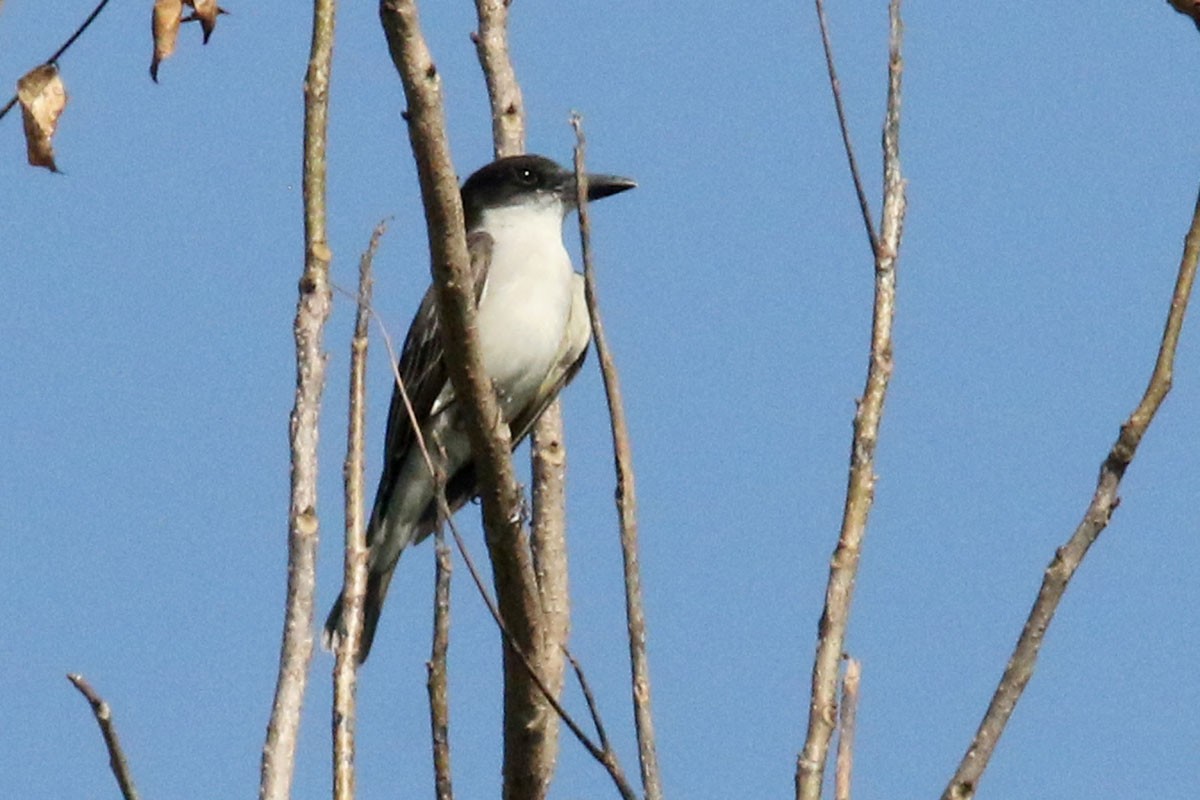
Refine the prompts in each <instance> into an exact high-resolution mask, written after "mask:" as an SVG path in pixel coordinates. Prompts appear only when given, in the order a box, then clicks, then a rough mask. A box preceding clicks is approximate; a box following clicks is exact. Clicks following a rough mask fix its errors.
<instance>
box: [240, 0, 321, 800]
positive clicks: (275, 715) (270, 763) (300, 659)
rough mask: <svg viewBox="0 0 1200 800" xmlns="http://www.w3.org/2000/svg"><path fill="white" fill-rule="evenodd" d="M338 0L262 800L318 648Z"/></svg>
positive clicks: (282, 794) (315, 182)
mask: <svg viewBox="0 0 1200 800" xmlns="http://www.w3.org/2000/svg"><path fill="white" fill-rule="evenodd" d="M334 8H335V4H334V0H313V36H312V49H311V53H310V55H309V62H308V73H307V75H306V77H305V81H304V174H303V194H304V275H303V276H302V277H301V279H300V298H299V301H298V303H297V306H296V321H295V325H294V333H295V338H296V400H295V405H294V406H293V408H292V415H291V431H290V445H291V454H292V456H291V467H292V468H291V477H292V485H291V501H290V503H289V507H288V580H287V606H286V611H285V615H284V624H283V641H282V644H281V646H280V656H279V675H278V677H277V679H276V684H275V700H274V703H273V705H272V708H271V720H270V722H269V723H268V726H267V740H266V744H265V745H264V746H263V755H262V775H261V779H260V783H259V798H260V800H286V798H288V797H290V795H291V785H292V774H293V772H294V766H295V758H296V741H297V739H298V737H299V732H300V709H301V707H302V705H303V703H304V692H305V689H306V687H307V684H308V665H309V662H310V661H311V659H312V648H313V634H312V627H313V595H314V592H315V588H316V563H317V539H318V532H319V522H318V518H317V435H318V422H319V420H320V412H321V395H322V393H323V391H324V389H325V352H324V349H323V338H324V332H325V322H326V320H327V319H328V318H329V310H330V305H331V301H332V298H331V295H330V289H329V262H330V260H331V259H332V258H333V254H332V253H331V252H330V250H329V243H328V239H327V236H326V232H325V174H326V165H325V142H326V132H327V129H328V113H329V73H330V65H331V61H332V55H333V25H334Z"/></svg>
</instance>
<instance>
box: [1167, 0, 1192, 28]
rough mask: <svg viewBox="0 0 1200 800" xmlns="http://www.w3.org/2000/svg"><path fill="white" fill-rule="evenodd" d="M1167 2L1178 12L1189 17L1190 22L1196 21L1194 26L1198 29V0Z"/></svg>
mask: <svg viewBox="0 0 1200 800" xmlns="http://www.w3.org/2000/svg"><path fill="white" fill-rule="evenodd" d="M1167 2H1169V3H1170V4H1171V7H1172V8H1174V9H1175V10H1176V11H1178V12H1179V13H1180V14H1185V15H1187V16H1189V17H1191V18H1192V22H1194V23H1196V28H1197V29H1198V30H1200V2H1198V1H1197V0H1167Z"/></svg>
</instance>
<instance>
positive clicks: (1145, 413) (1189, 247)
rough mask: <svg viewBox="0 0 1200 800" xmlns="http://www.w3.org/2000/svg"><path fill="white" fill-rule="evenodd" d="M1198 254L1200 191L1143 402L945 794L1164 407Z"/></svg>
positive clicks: (989, 733)
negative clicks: (1163, 403) (1161, 407)
mask: <svg viewBox="0 0 1200 800" xmlns="http://www.w3.org/2000/svg"><path fill="white" fill-rule="evenodd" d="M1198 258H1200V195H1198V196H1197V199H1196V206H1195V210H1194V211H1193V213H1192V223H1191V227H1190V228H1189V229H1188V233H1187V238H1186V239H1185V241H1184V247H1183V257H1182V258H1181V260H1180V264H1179V272H1178V275H1177V276H1176V279H1175V289H1174V291H1173V292H1172V294H1171V305H1170V310H1169V311H1168V312H1167V320H1166V324H1165V325H1164V327H1163V336H1162V342H1161V344H1160V345H1159V349H1158V357H1157V358H1156V360H1155V363H1154V372H1153V373H1152V374H1151V376H1150V382H1149V383H1148V384H1147V386H1146V391H1145V393H1144V394H1143V395H1142V399H1141V401H1140V402H1139V403H1138V405H1137V408H1135V409H1134V410H1133V413H1132V414H1130V415H1129V418H1128V419H1127V420H1125V423H1124V424H1123V425H1122V426H1121V432H1120V434H1119V435H1118V437H1117V440H1116V442H1115V443H1114V444H1113V446H1112V449H1111V450H1110V451H1109V453H1108V456H1107V457H1106V458H1105V459H1104V463H1103V464H1101V466H1100V476H1099V478H1098V479H1097V481H1096V490H1095V493H1094V494H1093V495H1092V500H1091V502H1090V503H1089V504H1088V507H1087V510H1086V511H1085V512H1084V514H1083V519H1082V520H1081V521H1080V523H1079V526H1078V527H1077V528H1076V529H1075V532H1074V533H1072V534H1071V538H1070V539H1068V540H1067V542H1066V544H1064V545H1063V546H1062V547H1060V548H1058V549H1057V550H1056V551H1055V553H1054V557H1053V558H1052V559H1051V560H1050V564H1049V566H1048V567H1046V572H1045V575H1044V576H1043V578H1042V585H1041V588H1040V589H1039V590H1038V595H1037V600H1035V601H1034V604H1033V608H1032V609H1031V610H1030V612H1029V617H1028V618H1027V619H1026V621H1025V626H1024V627H1023V628H1022V630H1021V636H1020V638H1018V639H1017V644H1016V647H1014V649H1013V654H1012V656H1011V657H1010V658H1009V660H1008V665H1007V666H1006V667H1005V669H1004V675H1003V676H1002V677H1001V678H1000V683H999V685H998V686H997V687H996V692H995V694H994V695H992V700H991V702H990V703H989V704H988V708H987V712H986V713H985V714H984V716H983V720H982V721H981V722H980V723H979V728H978V730H977V731H976V733H975V738H974V740H973V741H972V742H971V746H970V747H968V748H967V752H966V754H965V755H963V758H962V761H961V762H960V763H959V765H958V769H957V770H956V771H955V773H954V777H953V778H951V779H950V783H949V784H948V785H947V786H946V790H945V791H944V792H943V793H942V799H943V800H968V798H972V797H974V796H975V789H976V787H977V786H978V784H979V779H980V778H981V777H982V776H983V772H984V770H985V769H987V765H988V762H989V761H990V760H991V757H992V754H993V752H995V749H996V744H997V743H998V742H999V740H1000V736H1001V734H1002V733H1003V732H1004V728H1005V726H1006V725H1007V724H1008V720H1009V718H1010V717H1011V716H1012V713H1013V710H1014V709H1015V708H1016V706H1017V701H1018V700H1020V698H1021V694H1022V692H1024V691H1025V686H1026V685H1027V684H1028V683H1029V679H1030V678H1031V677H1033V670H1034V667H1035V665H1036V663H1037V657H1038V652H1039V650H1041V646H1042V640H1043V639H1044V638H1045V635H1046V630H1047V629H1048V628H1049V627H1050V623H1051V621H1052V620H1053V618H1054V612H1055V611H1056V610H1057V609H1058V603H1059V601H1060V600H1061V599H1062V596H1063V593H1064V592H1066V590H1067V584H1068V583H1069V582H1070V580H1071V577H1072V576H1073V575H1074V574H1075V570H1077V569H1079V565H1080V564H1081V563H1082V561H1083V558H1084V556H1086V555H1087V552H1088V549H1089V548H1090V547H1091V546H1092V545H1093V544H1094V543H1095V542H1096V539H1098V538H1099V536H1100V533H1101V532H1102V531H1103V530H1104V529H1105V527H1107V526H1108V522H1109V520H1110V519H1111V518H1112V514H1113V511H1115V510H1116V508H1117V504H1118V503H1119V502H1120V498H1119V496H1118V494H1117V492H1118V490H1119V489H1120V485H1121V479H1122V478H1123V477H1124V475H1125V470H1126V469H1127V468H1128V467H1129V464H1130V463H1131V462H1132V461H1133V457H1134V455H1135V454H1136V453H1137V448H1138V445H1139V444H1140V443H1141V441H1142V437H1143V436H1144V435H1145V434H1146V431H1147V429H1148V428H1149V427H1150V423H1151V422H1153V421H1154V416H1155V414H1157V413H1158V409H1159V406H1161V405H1162V402H1163V400H1164V399H1165V398H1166V396H1167V393H1168V392H1169V391H1170V390H1171V380H1172V374H1173V371H1174V364H1175V351H1176V349H1177V348H1178V346H1179V334H1180V331H1181V330H1182V329H1183V318H1184V315H1185V313H1186V312H1187V306H1188V301H1189V300H1190V298H1191V295H1192V286H1193V284H1194V283H1195V280H1196V262H1197V259H1198Z"/></svg>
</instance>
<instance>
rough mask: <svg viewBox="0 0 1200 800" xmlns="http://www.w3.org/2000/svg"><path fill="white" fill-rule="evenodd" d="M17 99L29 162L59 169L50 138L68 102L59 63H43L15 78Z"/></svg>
mask: <svg viewBox="0 0 1200 800" xmlns="http://www.w3.org/2000/svg"><path fill="white" fill-rule="evenodd" d="M17 100H18V101H19V102H20V103H21V118H22V119H23V120H24V121H25V151H26V154H27V155H28V158H29V163H30V164H32V165H33V166H35V167H46V168H47V169H49V170H50V171H51V172H58V167H57V166H56V165H55V164H54V146H53V144H52V143H51V141H50V140H51V138H53V136H54V129H55V128H57V127H58V115H59V114H61V113H62V111H63V109H64V108H66V106H67V89H66V87H65V86H63V82H62V78H61V77H59V75H58V67H56V66H54V65H53V64H42V65H41V66H40V67H35V68H34V69H32V70H30V71H29V72H27V73H26V74H25V75H24V76H22V78H21V79H20V80H19V81H17Z"/></svg>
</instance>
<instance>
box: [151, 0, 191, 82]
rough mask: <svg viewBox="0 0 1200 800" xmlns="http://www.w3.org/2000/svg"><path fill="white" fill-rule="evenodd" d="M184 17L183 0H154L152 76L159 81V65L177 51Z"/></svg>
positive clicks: (155, 80) (152, 17)
mask: <svg viewBox="0 0 1200 800" xmlns="http://www.w3.org/2000/svg"><path fill="white" fill-rule="evenodd" d="M182 19H183V0H154V13H153V15H152V16H151V17H150V32H151V33H153V34H154V56H153V58H151V59H150V78H151V79H152V80H153V81H154V82H155V83H158V65H159V63H160V62H162V61H164V60H166V58H167V57H168V56H170V55H171V53H174V52H175V38H176V37H177V36H178V35H179V23H180V22H181V21H182Z"/></svg>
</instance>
